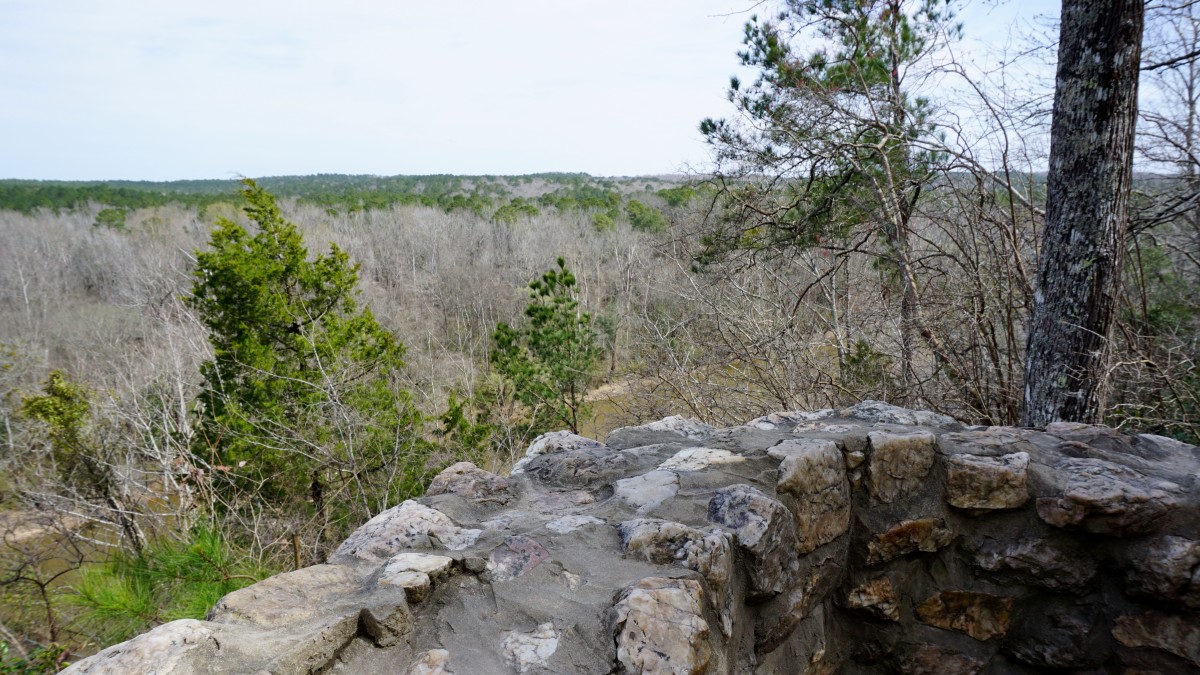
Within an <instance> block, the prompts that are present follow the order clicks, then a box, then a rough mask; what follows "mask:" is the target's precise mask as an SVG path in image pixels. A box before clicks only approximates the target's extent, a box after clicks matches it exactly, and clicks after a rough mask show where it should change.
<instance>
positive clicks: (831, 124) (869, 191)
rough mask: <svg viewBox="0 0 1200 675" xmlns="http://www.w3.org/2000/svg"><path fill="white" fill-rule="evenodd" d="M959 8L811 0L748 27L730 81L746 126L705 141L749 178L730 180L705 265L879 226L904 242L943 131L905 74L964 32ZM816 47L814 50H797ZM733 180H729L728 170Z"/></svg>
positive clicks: (726, 123) (944, 1) (926, 1)
mask: <svg viewBox="0 0 1200 675" xmlns="http://www.w3.org/2000/svg"><path fill="white" fill-rule="evenodd" d="M949 6H950V3H949V2H948V0H914V1H912V2H898V1H896V0H866V1H861V0H799V1H795V2H788V3H787V4H786V8H785V9H784V11H782V12H780V13H779V14H778V15H777V16H775V17H773V18H772V19H770V20H765V21H763V20H759V19H758V18H757V17H754V18H752V19H751V21H750V22H749V23H747V24H746V26H745V36H744V40H743V42H744V44H745V45H746V49H745V50H744V51H743V52H741V53H740V54H739V56H740V57H741V61H742V65H744V66H748V67H751V68H754V69H756V70H757V71H758V77H757V79H756V81H754V82H753V83H751V84H749V85H747V84H744V83H742V82H741V81H740V80H738V79H737V78H734V79H732V80H731V82H730V88H729V98H730V100H731V101H732V102H733V103H734V105H735V107H736V108H737V110H738V112H739V118H737V119H735V120H725V119H722V120H713V119H706V120H704V121H703V122H701V124H700V131H701V133H703V134H704V136H705V138H706V140H707V142H708V143H709V144H710V145H712V146H713V148H714V149H715V150H716V153H717V159H718V161H719V162H721V164H722V165H724V166H726V167H728V168H729V169H730V170H731V172H732V174H734V175H735V176H737V177H739V178H740V179H741V180H738V181H732V182H726V183H723V186H724V187H723V197H724V199H723V200H722V201H723V203H724V205H725V210H724V211H723V212H722V214H721V216H722V218H721V220H720V222H719V223H717V226H716V227H714V228H713V231H711V232H710V233H709V235H708V236H707V237H706V238H705V240H704V242H703V250H702V252H701V253H700V255H699V258H700V261H701V262H707V261H711V260H713V259H715V258H718V257H720V256H723V255H725V254H727V253H729V252H732V251H736V250H751V251H786V250H789V249H807V248H812V247H816V246H824V245H827V244H829V243H831V242H833V241H838V240H843V239H844V238H846V237H847V236H848V235H849V234H850V233H851V232H852V231H853V230H855V229H860V228H862V227H864V226H870V225H873V226H874V227H881V228H884V229H887V230H889V231H890V234H889V236H888V238H889V239H890V240H891V241H890V242H888V243H887V245H888V246H892V245H894V243H895V241H896V240H898V239H899V238H900V237H901V232H902V231H903V230H904V227H905V226H904V223H905V222H906V221H907V218H908V216H909V213H910V212H911V209H912V207H913V205H914V204H915V201H916V199H917V198H918V197H919V196H920V194H921V188H922V186H923V185H924V183H925V182H927V181H928V180H929V179H930V177H931V176H932V175H933V166H934V164H935V163H936V162H937V161H938V160H939V159H940V156H939V155H938V154H937V153H934V152H929V151H926V150H923V149H922V147H924V146H922V145H920V144H918V143H916V141H918V140H921V139H931V138H932V137H934V136H935V134H936V129H935V127H934V125H933V123H932V122H931V117H930V111H931V107H930V104H929V102H928V101H927V100H925V99H922V98H919V97H912V96H910V95H909V93H908V91H907V85H906V82H905V76H906V74H907V73H909V72H910V71H911V70H913V68H914V65H915V64H916V63H917V62H918V61H920V60H921V59H923V58H925V57H926V55H927V54H928V52H929V50H930V49H931V46H932V45H933V44H934V43H935V42H936V40H938V39H941V38H942V37H943V36H949V38H951V39H953V38H954V37H956V36H957V35H958V34H959V32H960V29H959V27H958V26H956V25H954V24H953V23H952V19H953V14H952V12H951V11H950V9H949ZM798 45H803V46H804V47H806V48H812V46H813V45H816V47H815V48H812V49H811V51H810V52H808V53H807V54H804V53H797V50H796V47H797V46H798ZM723 173H728V172H723Z"/></svg>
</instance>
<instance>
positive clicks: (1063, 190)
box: [1021, 0, 1145, 427]
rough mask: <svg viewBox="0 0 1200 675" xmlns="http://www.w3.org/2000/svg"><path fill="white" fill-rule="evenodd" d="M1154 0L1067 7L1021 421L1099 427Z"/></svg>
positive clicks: (1096, 0)
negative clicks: (1146, 24)
mask: <svg viewBox="0 0 1200 675" xmlns="http://www.w3.org/2000/svg"><path fill="white" fill-rule="evenodd" d="M1144 14H1145V10H1144V5H1143V0H1063V8H1062V22H1061V33H1060V38H1059V48H1058V74H1057V80H1056V83H1055V90H1054V119H1053V123H1052V125H1051V131H1050V169H1049V175H1048V177H1047V188H1046V224H1045V228H1044V232H1043V244H1042V253H1041V261H1040V264H1039V269H1038V284H1039V288H1038V291H1037V293H1036V294H1035V296H1034V310H1033V321H1032V325H1031V326H1030V331H1029V337H1028V343H1027V349H1026V360H1025V406H1024V410H1023V412H1022V416H1021V422H1022V424H1024V425H1025V426H1035V427H1041V426H1045V425H1046V424H1048V423H1050V422H1055V421H1073V422H1087V423H1096V422H1099V421H1100V418H1101V415H1102V414H1103V411H1104V390H1105V379H1106V369H1107V365H1108V364H1107V360H1108V353H1109V348H1108V347H1109V345H1108V343H1109V333H1110V330H1111V327H1112V318H1113V313H1114V310H1115V308H1116V301H1117V294H1118V292H1119V281H1120V275H1121V263H1122V259H1123V256H1124V240H1125V233H1126V230H1127V229H1128V221H1129V213H1128V212H1129V191H1130V184H1131V179H1132V173H1133V168H1132V165H1133V138H1134V127H1135V124H1136V121H1137V89H1138V68H1139V64H1140V61H1141V51H1142V24H1143V19H1144Z"/></svg>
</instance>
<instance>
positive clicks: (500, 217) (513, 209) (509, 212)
mask: <svg viewBox="0 0 1200 675" xmlns="http://www.w3.org/2000/svg"><path fill="white" fill-rule="evenodd" d="M538 213H540V211H538V208H537V206H535V205H534V204H533V203H532V202H530V201H529V200H527V199H525V198H524V197H513V198H512V200H510V201H509V202H508V203H507V204H505V205H504V206H501V207H500V208H498V209H496V213H494V214H492V220H494V221H495V222H497V223H515V222H517V220H518V219H520V218H532V217H533V216H536V215H537V214H538Z"/></svg>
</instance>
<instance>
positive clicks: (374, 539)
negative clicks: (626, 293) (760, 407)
mask: <svg viewBox="0 0 1200 675" xmlns="http://www.w3.org/2000/svg"><path fill="white" fill-rule="evenodd" d="M1198 540H1200V449H1198V448H1196V447H1192V446H1188V445H1184V444H1181V443H1178V442H1175V441H1172V440H1169V439H1165V438H1161V437H1155V436H1125V435H1121V434H1119V433H1116V432H1114V431H1112V430H1110V429H1107V428H1103V427H1091V426H1083V425H1073V424H1058V425H1052V426H1051V427H1050V428H1049V429H1048V430H1047V431H1046V432H1045V433H1040V432H1033V431H1028V430H1021V429H1014V428H1000V427H991V428H979V427H972V428H965V427H963V426H962V425H960V424H958V423H957V422H955V421H954V420H952V419H949V418H946V417H943V416H940V415H936V414H933V413H928V412H914V411H909V410H903V409H900V408H894V407H891V406H888V405H885V404H881V403H877V402H872V401H868V402H865V403H863V404H860V405H857V406H854V407H852V408H848V409H845V410H840V411H833V410H823V411H819V412H812V413H803V412H792V413H779V414H774V415H770V416H767V417H764V418H760V419H757V420H754V421H753V422H751V423H750V424H747V425H746V426H742V427H737V428H733V429H724V430H716V429H713V428H711V427H708V426H706V425H704V424H700V423H697V422H693V421H687V420H683V419H682V418H678V417H674V418H667V419H665V420H662V421H660V422H655V423H653V424H648V425H645V426H640V427H631V428H625V429H619V430H617V431H614V432H613V433H612V434H610V435H609V436H608V438H607V439H606V440H605V442H604V443H603V444H601V443H599V442H597V441H593V440H590V439H586V438H581V437H579V436H574V435H571V434H568V433H566V432H559V433H555V434H548V435H546V436H543V437H542V438H540V439H539V440H538V441H537V442H536V443H534V445H533V446H532V447H531V448H530V449H529V452H528V455H527V456H526V457H525V458H524V459H522V460H521V462H520V463H519V465H518V466H517V467H516V468H515V469H514V470H513V475H511V476H509V477H508V478H502V477H499V476H496V475H493V474H490V473H487V472H485V471H482V470H480V469H478V468H476V467H475V466H473V465H471V464H467V463H462V464H456V465H454V466H452V467H450V468H449V469H447V470H446V471H444V472H443V473H442V474H441V475H439V476H438V477H437V478H436V479H435V480H434V482H433V485H432V487H431V489H430V490H429V493H428V495H427V496H425V497H423V498H421V499H419V500H414V501H407V502H404V503H403V504H400V505H398V506H396V507H394V508H392V509H389V510H388V511H385V512H384V513H381V514H379V515H378V516H376V517H375V518H373V519H371V521H370V522H368V523H366V524H365V525H363V526H362V527H361V528H359V529H358V531H356V532H355V533H354V534H353V535H351V537H350V538H349V539H347V540H346V542H345V543H343V544H342V545H341V547H340V548H339V549H338V550H337V552H336V554H335V555H334V556H333V557H332V558H331V559H330V561H329V564H325V565H318V566H315V567H310V568H307V569H302V570H298V571H295V572H289V573H286V574H281V575H279V576H276V577H272V578H270V579H267V580H265V581H262V582H260V583H258V584H255V585H253V586H251V587H248V588H245V589H243V590H240V591H237V592H235V593H232V594H230V595H229V596H227V597H225V598H224V599H223V600H221V602H220V603H218V605H217V606H216V607H215V608H214V609H213V610H212V612H211V614H210V616H209V618H208V620H207V621H193V620H183V621H175V622H173V623H169V624H166V625H163V626H159V627H158V628H155V629H154V630H152V631H150V632H149V633H146V634H145V635H142V636H140V637H138V638H135V639H133V640H131V641H129V642H126V643H123V644H120V645H117V646H114V647H110V648H109V649H106V650H105V651H103V652H101V653H100V654H97V655H96V656H94V657H91V658H90V659H87V660H85V661H82V662H80V663H78V664H76V665H75V666H73V667H71V668H68V669H67V671H65V672H67V673H72V674H79V673H93V674H94V673H148V672H154V673H159V674H160V675H161V674H165V673H176V674H191V673H196V674H199V673H278V674H284V673H288V674H290V673H406V674H408V675H418V674H420V675H431V674H434V673H457V674H458V675H477V674H484V673H514V672H515V673H626V672H630V673H633V672H646V673H1032V672H1045V671H1046V670H1047V669H1067V670H1069V671H1070V672H1091V673H1101V672H1103V673H1129V674H1131V675H1132V674H1134V673H1140V674H1143V675H1145V674H1148V673H1162V674H1164V675H1165V674H1172V673H1196V672H1200V541H1198ZM1055 672H1062V671H1061V670H1059V671H1055Z"/></svg>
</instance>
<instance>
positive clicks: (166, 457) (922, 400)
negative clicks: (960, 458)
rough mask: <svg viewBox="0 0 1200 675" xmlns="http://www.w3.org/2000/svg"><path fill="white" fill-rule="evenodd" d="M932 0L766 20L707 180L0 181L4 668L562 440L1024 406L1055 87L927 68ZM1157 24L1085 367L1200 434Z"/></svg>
mask: <svg viewBox="0 0 1200 675" xmlns="http://www.w3.org/2000/svg"><path fill="white" fill-rule="evenodd" d="M892 5H897V6H899V7H900V9H903V11H897V8H895V7H892ZM948 5H950V6H952V5H953V3H943V2H934V1H933V0H926V1H924V2H902V3H896V2H887V1H876V2H832V3H830V2H796V3H788V4H787V5H786V6H785V8H784V10H783V11H782V13H781V14H779V15H778V16H772V17H768V18H764V19H762V20H760V19H758V18H754V19H752V20H751V21H750V22H749V23H748V24H747V26H746V33H745V35H746V38H745V42H746V48H745V52H743V53H742V54H741V60H742V63H743V65H746V66H750V67H752V68H753V69H755V70H756V72H757V73H758V78H757V79H756V80H755V81H753V82H741V81H738V80H736V79H735V80H733V81H732V82H730V85H729V96H730V100H731V101H733V102H734V104H735V107H736V109H737V111H738V112H737V115H736V116H733V117H730V118H729V119H706V120H704V121H703V122H702V123H701V124H700V130H701V132H702V133H703V134H704V137H705V139H706V140H707V142H708V143H709V144H710V145H711V147H712V150H713V158H714V166H713V167H712V171H709V172H705V173H703V174H697V175H691V176H657V177H624V178H602V177H593V176H589V175H586V174H564V173H547V174H536V175H528V176H449V175H437V176H388V177H385V176H345V175H315V176H284V177H263V178H257V179H255V180H235V179H229V180H196V181H177V182H169V183H150V182H134V181H94V182H65V181H24V180H0V289H2V291H0V418H2V419H3V424H4V441H3V443H4V445H3V453H2V454H0V531H3V533H4V539H3V545H2V546H0V592H2V593H3V601H2V602H0V605H2V606H3V610H0V642H2V643H3V644H4V645H6V648H7V649H8V650H9V652H10V654H9V655H8V656H5V655H3V654H0V664H7V663H13V664H16V663H18V662H19V663H20V664H22V665H21V666H20V667H23V668H27V669H28V670H25V671H18V670H4V668H7V667H8V666H4V665H0V672H40V671H38V670H37V668H39V667H41V668H43V669H52V668H53V664H56V663H60V662H61V659H62V658H64V656H63V655H64V654H84V653H90V652H92V651H95V650H97V649H98V648H100V647H102V646H104V645H106V644H110V643H112V642H114V641H118V640H121V639H125V638H127V637H129V636H131V635H132V634H135V633H136V632H138V631H141V630H144V629H145V628H146V627H148V626H152V625H155V624H157V623H161V622H164V621H168V620H171V619H175V618H180V617H185V616H202V615H203V614H204V613H205V612H206V611H207V609H208V607H210V606H211V605H212V604H213V603H214V602H215V601H216V600H217V599H218V598H219V597H221V596H222V595H223V594H225V593H227V592H229V591H231V590H233V589H236V588H239V587H241V586H244V585H247V584H249V583H252V582H253V581H254V580H258V579H262V578H263V577H264V576H266V575H269V574H272V573H275V572H278V571H283V570H287V569H292V568H295V567H299V566H303V565H309V564H314V563H318V562H321V561H323V560H324V558H325V556H326V555H328V554H329V553H330V550H331V547H332V546H335V545H336V543H337V542H338V541H340V540H341V539H342V538H343V537H344V536H345V535H346V534H347V533H348V531H349V530H351V529H352V528H354V527H356V526H357V525H358V524H360V523H362V522H363V521H365V520H366V519H368V518H370V517H371V516H372V515H373V514H375V513H378V512H379V511H380V510H382V509H384V508H387V507H388V506H390V505H393V504H395V503H398V502H399V501H400V500H403V499H405V498H408V497H412V496H416V495H419V494H420V493H421V491H422V490H423V489H424V486H425V484H426V483H427V482H428V480H429V479H430V478H431V477H432V476H433V475H435V474H436V473H437V472H438V471H440V470H441V469H443V468H445V467H446V466H449V465H450V464H453V463H455V462H458V461H464V460H466V461H471V462H474V463H475V464H477V465H479V466H481V467H484V468H487V469H490V470H494V471H501V470H505V469H506V468H507V467H508V466H510V465H511V464H512V463H513V462H514V461H515V460H516V459H517V458H518V457H519V456H521V455H522V454H523V453H524V451H525V449H526V448H527V447H528V445H529V443H530V442H531V441H532V440H533V439H534V438H535V437H536V436H537V435H538V434H540V433H543V432H546V431H551V430H557V429H571V430H573V431H576V432H579V433H583V434H585V435H596V436H598V437H601V438H602V437H603V434H604V433H606V432H607V431H608V430H611V429H612V428H615V427H617V426H621V425H625V424H630V423H635V422H639V421H646V420H651V419H658V418H660V417H663V416H666V415H670V414H684V415H687V416H691V417H696V418H699V419H702V420H704V421H706V422H709V423H713V424H718V425H736V424H740V423H744V422H745V421H746V420H748V419H751V418H753V417H756V416H759V415H762V414H766V413H769V412H773V411H778V410H796V409H810V410H811V409H820V408H827V407H837V406H842V405H847V404H850V403H852V402H856V401H859V400H862V399H868V398H870V399H883V400H887V401H889V402H891V403H894V404H897V405H902V406H908V407H914V408H925V409H930V410H935V411H938V412H942V413H946V414H949V415H952V416H954V417H956V418H958V419H960V420H963V421H964V422H965V423H968V424H980V425H1013V424H1018V423H1019V422H1020V420H1021V408H1022V400H1023V387H1024V382H1025V375H1024V368H1025V363H1026V359H1025V349H1026V344H1027V339H1028V333H1029V327H1030V323H1031V317H1032V313H1033V310H1034V306H1035V304H1036V298H1037V296H1038V293H1039V288H1038V269H1039V254H1040V253H1041V249H1042V244H1043V226H1044V225H1045V224H1046V214H1047V203H1046V200H1047V194H1046V180H1045V178H1046V176H1045V173H1044V167H1045V166H1046V165H1047V163H1046V157H1047V153H1048V152H1049V147H1048V145H1047V138H1048V132H1049V126H1048V125H1049V123H1050V114H1049V112H1050V110H1049V107H1050V105H1051V95H1052V93H1053V92H1052V91H1051V89H1052V87H1053V85H1052V84H1045V85H1039V84H1029V85H1028V86H1025V87H1023V88H1018V87H1016V86H1014V85H1013V84H1012V83H1011V82H1010V81H1009V80H1008V79H1006V78H1005V76H1004V71H1003V69H1000V70H998V71H995V72H990V73H985V74H975V75H972V74H969V72H968V70H967V69H966V68H963V67H956V66H954V65H953V64H951V65H947V62H946V54H947V53H948V52H947V51H946V49H947V46H948V45H952V44H953V43H954V42H955V41H956V40H957V39H958V38H959V35H960V33H961V32H962V31H963V30H964V27H962V26H960V25H958V24H957V23H956V21H955V19H954V16H953V13H952V12H951V11H949V9H947V6H948ZM965 29H966V30H969V29H970V27H969V26H968V27H966V28H965ZM799 36H808V38H807V39H806V40H805V39H800V37H799ZM1144 40H1145V48H1144V49H1145V53H1146V55H1147V56H1145V57H1144V59H1143V71H1142V74H1141V80H1142V90H1143V91H1142V107H1141V111H1140V118H1139V121H1138V135H1137V139H1136V146H1135V147H1136V159H1135V167H1137V168H1138V170H1139V173H1138V174H1137V175H1136V176H1135V178H1134V180H1133V187H1132V191H1131V193H1130V198H1129V207H1128V208H1129V211H1130V216H1129V225H1128V231H1127V233H1126V235H1125V238H1124V240H1123V242H1122V256H1123V258H1122V259H1123V261H1124V272H1123V274H1121V275H1120V277H1119V294H1118V296H1119V297H1118V299H1117V302H1116V306H1115V310H1114V328H1113V329H1112V335H1111V338H1110V339H1109V341H1108V344H1107V346H1106V352H1105V353H1104V354H1103V357H1104V359H1105V360H1104V368H1103V372H1095V373H1090V374H1089V377H1092V378H1095V379H1097V381H1100V382H1102V383H1104V387H1103V391H1102V392H1101V400H1102V410H1101V415H1102V419H1103V421H1104V422H1105V423H1107V424H1110V425H1113V426H1116V427H1121V428H1124V429H1127V430H1129V431H1135V432H1140V433H1153V434H1159V435H1163V436H1170V437H1174V438H1176V439H1179V440H1181V441H1184V442H1190V443H1197V442H1198V441H1200V368H1198V367H1197V359H1198V358H1200V204H1198V203H1197V196H1198V195H1200V189H1198V188H1200V182H1198V181H1200V178H1198V176H1200V159H1198V157H1200V154H1198V153H1197V152H1196V151H1195V148H1196V145H1195V143H1196V142H1197V140H1200V131H1197V126H1196V123H1195V122H1196V115H1197V112H1198V111H1200V95H1197V94H1196V92H1197V91H1200V60H1198V57H1197V56H1196V55H1197V54H1198V53H1200V9H1197V8H1196V7H1195V5H1194V4H1193V3H1190V2H1182V1H1179V2H1176V1H1172V2H1167V3H1163V4H1162V5H1161V6H1157V5H1156V6H1155V7H1154V8H1151V9H1150V10H1149V13H1148V15H1147V18H1146V32H1145V38H1144ZM1054 48H1055V45H1053V44H1041V45H1033V46H1031V47H1030V48H1029V49H1027V50H1023V51H1022V52H1021V53H1020V54H1019V55H1016V56H1013V57H1012V58H1011V59H1007V60H1005V67H1006V68H1009V69H1011V70H1012V72H1018V71H1019V68H1020V67H1021V63H1022V59H1032V60H1038V59H1041V60H1043V61H1045V60H1053V53H1054V52H1053V50H1054ZM1159 64H1168V65H1166V66H1160V65H1159ZM935 80H936V81H937V87H935V88H934V89H933V90H932V93H931V91H930V90H929V89H928V87H929V86H930V83H931V82H933V81H935ZM923 87H925V88H924V89H923ZM938 92H941V93H942V95H943V97H944V98H945V99H948V100H939V99H938V98H937V96H936V94H937V93H938ZM946 92H953V94H952V95H949V94H947V93H946ZM963 110H970V111H971V113H972V117H971V118H970V119H965V118H964V116H963ZM704 112H705V111H697V117H698V118H699V117H701V116H702V115H703V114H704ZM6 659H7V660H6ZM39 664H41V665H39ZM12 667H13V668H16V667H17V666H15V665H14V666H12Z"/></svg>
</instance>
